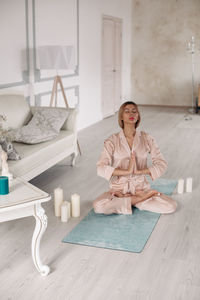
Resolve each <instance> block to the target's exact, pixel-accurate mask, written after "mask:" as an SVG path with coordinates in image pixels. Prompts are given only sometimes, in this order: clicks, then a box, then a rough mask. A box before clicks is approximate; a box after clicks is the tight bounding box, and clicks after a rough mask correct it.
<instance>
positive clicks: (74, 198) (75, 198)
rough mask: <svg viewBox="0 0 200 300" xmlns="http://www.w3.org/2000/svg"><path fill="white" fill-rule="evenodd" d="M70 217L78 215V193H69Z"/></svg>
mask: <svg viewBox="0 0 200 300" xmlns="http://www.w3.org/2000/svg"><path fill="white" fill-rule="evenodd" d="M71 202H72V217H79V216H80V196H79V195H78V194H73V195H71Z"/></svg>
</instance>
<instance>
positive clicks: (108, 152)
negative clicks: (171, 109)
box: [97, 130, 167, 195]
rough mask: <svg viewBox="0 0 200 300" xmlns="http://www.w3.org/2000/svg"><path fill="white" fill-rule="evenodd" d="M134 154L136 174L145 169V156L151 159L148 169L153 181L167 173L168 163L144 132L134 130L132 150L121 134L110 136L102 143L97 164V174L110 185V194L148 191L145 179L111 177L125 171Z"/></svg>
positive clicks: (141, 176)
mask: <svg viewBox="0 0 200 300" xmlns="http://www.w3.org/2000/svg"><path fill="white" fill-rule="evenodd" d="M133 151H134V152H135V156H136V166H135V168H137V170H140V169H146V168H147V156H148V153H150V155H151V159H152V165H151V166H149V167H148V169H149V170H150V173H151V177H152V179H153V180H155V179H156V178H158V177H160V176H161V175H162V174H163V173H164V172H165V171H166V169H167V163H166V161H165V159H164V157H163V155H162V153H161V152H160V149H159V147H158V145H157V143H156V141H155V139H154V138H153V137H152V136H151V135H149V134H148V133H145V132H143V131H138V130H136V134H135V137H134V141H133V146H132V149H130V147H129V145H128V142H127V140H126V137H125V135H124V132H123V130H121V131H120V132H119V133H116V134H113V135H111V136H110V137H109V138H108V139H106V140H105V142H104V148H103V151H102V153H101V155H100V158H99V160H98V162H97V174H98V175H99V176H101V177H103V178H105V179H107V180H109V183H110V189H111V190H114V191H116V190H120V191H122V192H123V193H124V194H125V193H131V194H133V195H134V194H135V191H136V190H148V189H149V188H150V184H149V182H148V181H147V178H146V176H145V175H134V174H130V175H126V176H113V175H112V173H113V171H114V169H115V168H119V169H128V167H129V162H130V157H131V152H133Z"/></svg>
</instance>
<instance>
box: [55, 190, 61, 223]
mask: <svg viewBox="0 0 200 300" xmlns="http://www.w3.org/2000/svg"><path fill="white" fill-rule="evenodd" d="M62 202H63V190H62V189H61V188H60V187H58V188H56V189H55V190H54V208H55V216H56V217H60V216H61V204H62Z"/></svg>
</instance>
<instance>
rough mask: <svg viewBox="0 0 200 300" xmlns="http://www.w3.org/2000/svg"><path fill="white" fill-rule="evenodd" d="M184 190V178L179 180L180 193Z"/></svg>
mask: <svg viewBox="0 0 200 300" xmlns="http://www.w3.org/2000/svg"><path fill="white" fill-rule="evenodd" d="M183 190H184V179H182V178H181V179H179V180H178V194H182V193H183Z"/></svg>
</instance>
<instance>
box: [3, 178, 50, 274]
mask: <svg viewBox="0 0 200 300" xmlns="http://www.w3.org/2000/svg"><path fill="white" fill-rule="evenodd" d="M50 199H51V196H50V195H48V194H47V193H45V192H43V191H41V190H40V189H38V188H37V187H35V186H33V185H32V184H30V183H28V182H26V181H25V180H23V179H21V178H16V179H14V180H13V183H12V185H11V187H10V193H9V194H8V195H5V196H4V195H0V222H5V221H10V220H14V219H19V218H24V217H28V216H34V217H35V220H36V224H35V230H34V233H33V237H32V257H33V262H34V264H35V267H36V269H37V270H38V271H39V272H40V274H41V275H43V276H46V275H47V274H48V273H49V271H50V269H49V267H48V266H46V265H43V264H42V263H41V260H40V240H41V237H42V235H43V233H44V231H45V230H46V228H47V216H46V215H45V211H44V209H43V208H42V206H41V203H42V202H47V201H49V200H50Z"/></svg>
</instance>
